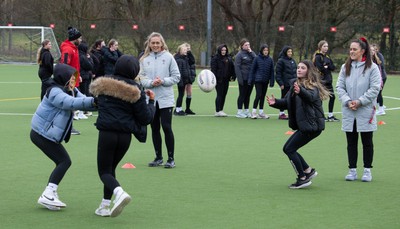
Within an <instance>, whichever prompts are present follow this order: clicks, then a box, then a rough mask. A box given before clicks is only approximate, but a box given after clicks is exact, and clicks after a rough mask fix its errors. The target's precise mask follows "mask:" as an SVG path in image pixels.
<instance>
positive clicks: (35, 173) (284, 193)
mask: <svg viewBox="0 0 400 229" xmlns="http://www.w3.org/2000/svg"><path fill="white" fill-rule="evenodd" d="M336 77H337V74H335V79H336ZM399 88H400V77H399V76H392V75H390V76H389V77H388V80H387V82H386V87H385V89H384V93H383V94H384V103H385V105H386V107H387V109H386V115H385V116H378V121H383V122H384V123H385V124H384V125H380V126H379V127H378V131H377V132H375V133H374V147H375V156H374V162H373V165H374V168H373V169H372V175H373V181H372V182H370V183H363V182H361V181H360V180H358V181H354V182H348V181H345V180H344V176H345V175H346V174H347V171H348V168H347V153H346V140H345V134H344V133H343V132H342V131H341V129H340V126H341V123H340V122H336V123H333V122H330V123H326V129H325V131H324V132H323V133H322V134H321V135H320V136H319V137H318V138H316V139H315V140H313V141H312V142H310V143H309V144H308V145H306V146H305V147H303V148H301V149H300V150H299V153H300V154H302V155H303V156H304V158H305V159H306V161H307V162H308V163H309V164H310V166H312V167H315V168H316V169H317V171H318V173H319V175H318V176H317V177H316V178H315V179H313V184H312V185H311V186H310V187H308V188H306V189H302V190H290V189H289V188H288V185H289V184H291V183H293V182H294V181H295V178H296V175H295V173H294V170H293V168H292V166H291V165H290V163H289V161H288V159H287V157H286V156H285V155H284V153H283V152H282V147H283V145H284V143H285V142H286V140H287V139H288V137H289V135H286V134H285V133H286V132H287V131H289V130H290V129H289V127H288V124H287V121H283V120H278V110H276V109H272V108H269V107H268V106H266V107H265V109H264V110H265V113H266V114H268V115H270V116H271V118H270V119H269V120H260V119H257V120H252V119H238V118H236V117H235V116H234V115H235V113H236V111H237V110H236V100H237V95H238V88H237V82H232V83H231V85H230V88H229V92H228V96H227V100H226V105H225V108H224V111H225V112H226V113H227V114H229V117H226V118H217V117H214V113H215V110H214V109H215V108H214V104H215V95H216V93H215V91H213V92H210V93H204V92H202V91H200V90H199V88H198V87H197V86H196V85H194V86H193V96H192V97H193V100H192V107H191V108H192V110H193V111H194V112H196V113H197V115H195V116H187V117H177V116H174V117H173V130H174V135H175V162H176V168H174V169H170V170H167V169H164V168H162V167H158V168H149V167H147V163H148V162H150V161H151V160H152V159H153V158H154V153H153V147H152V143H151V135H150V132H151V130H150V128H149V136H148V142H147V143H145V144H141V143H139V142H138V141H137V140H136V139H133V141H132V144H131V147H130V149H129V151H128V153H127V154H126V156H125V158H124V159H123V160H122V161H121V163H120V165H119V166H118V169H117V178H118V180H119V182H120V183H121V185H122V187H123V188H124V190H125V191H127V192H128V193H129V194H130V195H131V196H132V202H131V203H130V204H129V205H128V206H127V207H126V208H125V209H124V211H123V212H122V214H121V215H120V216H118V217H117V218H102V217H98V216H96V215H95V214H94V210H95V209H96V208H97V207H98V205H99V203H100V201H101V199H102V192H103V186H102V183H101V181H100V179H99V177H98V175H97V165H96V147H97V134H98V131H97V130H96V128H95V127H94V125H93V123H94V122H95V119H96V115H97V113H96V112H94V116H93V117H90V118H89V119H88V120H79V121H74V126H75V128H76V129H78V130H79V131H81V133H82V134H81V135H80V136H72V137H71V140H70V142H69V143H67V144H64V146H65V147H66V149H67V151H68V152H69V154H70V157H71V159H72V166H71V167H70V169H69V171H68V172H67V174H66V175H65V177H64V179H63V180H62V182H61V183H60V185H59V191H58V193H59V196H60V199H61V200H62V201H64V202H65V203H66V204H67V208H65V209H62V210H61V211H58V212H51V211H49V210H47V209H44V208H43V207H41V206H40V205H38V204H37V199H38V197H39V196H40V195H41V193H42V191H43V190H44V188H45V186H46V184H47V180H48V177H49V175H50V172H51V171H52V169H53V168H54V164H53V162H52V161H50V160H49V159H48V158H47V157H46V156H45V155H44V154H43V153H42V152H41V151H40V150H39V149H38V148H36V147H35V146H34V145H33V144H32V142H31V141H30V138H29V132H30V121H31V118H32V114H33V113H34V111H35V109H36V107H37V105H38V104H39V100H40V99H39V95H40V82H39V78H38V76H37V66H25V65H0V126H1V132H0V142H1V149H0V150H1V151H0V154H1V158H0V175H1V185H0V192H1V193H2V197H1V202H0V217H1V219H0V228H124V229H127V228H385V229H386V228H400V218H399V216H398V215H399V212H400V197H399V195H400V191H399V189H400V172H399V171H400V170H399V167H400V166H399V162H400V153H399V152H400V151H399V146H400V143H399V131H400V129H399V123H400V110H399V109H400V93H399ZM267 94H268V95H271V94H274V95H275V96H276V97H279V96H280V90H279V89H278V87H277V86H276V85H275V87H273V88H269V89H268V93H267ZM176 95H177V91H176V87H175V96H176ZM254 95H255V91H253V94H252V97H251V103H250V104H252V101H253V98H254ZM183 106H185V100H184V104H183ZM324 109H325V112H326V111H327V102H324ZM335 116H336V117H337V118H339V119H341V113H340V104H339V102H338V100H336V103H335ZM163 147H164V149H163V150H164V155H165V150H166V149H165V145H163ZM359 149H360V152H359V161H358V168H359V170H358V172H359V174H360V173H362V166H363V164H362V150H361V149H362V148H361V142H360V146H359ZM125 163H132V164H133V165H135V166H136V168H134V169H123V168H121V166H122V165H123V164H125ZM359 176H360V175H359Z"/></svg>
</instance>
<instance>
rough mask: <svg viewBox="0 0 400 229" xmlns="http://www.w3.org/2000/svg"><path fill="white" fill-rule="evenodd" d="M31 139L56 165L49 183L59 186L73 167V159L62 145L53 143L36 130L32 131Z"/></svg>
mask: <svg viewBox="0 0 400 229" xmlns="http://www.w3.org/2000/svg"><path fill="white" fill-rule="evenodd" d="M30 137H31V141H32V142H33V144H35V145H36V146H37V147H38V148H39V149H40V150H42V151H43V153H44V154H46V156H47V157H48V158H50V159H51V160H52V161H53V162H54V163H55V164H56V167H55V168H54V169H53V172H51V174H50V178H49V183H53V184H56V185H58V184H59V183H60V182H61V180H62V179H63V177H64V175H65V173H67V170H68V169H69V167H70V166H71V158H70V157H69V155H68V152H67V151H66V150H65V148H64V146H63V145H62V144H60V143H55V142H52V141H50V140H48V139H47V138H45V137H43V136H41V135H39V134H38V133H36V131H34V130H31V133H30Z"/></svg>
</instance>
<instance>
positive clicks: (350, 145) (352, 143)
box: [346, 120, 374, 169]
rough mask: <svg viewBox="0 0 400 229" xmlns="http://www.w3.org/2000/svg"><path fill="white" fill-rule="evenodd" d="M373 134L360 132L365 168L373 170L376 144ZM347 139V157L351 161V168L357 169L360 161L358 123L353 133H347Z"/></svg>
mask: <svg viewBox="0 0 400 229" xmlns="http://www.w3.org/2000/svg"><path fill="white" fill-rule="evenodd" d="M372 133H373V132H372V131H371V132H360V135H361V142H362V145H363V160H364V168H372V161H373V158H374V143H373V140H372V139H373V134H372ZM346 138H347V157H348V160H349V168H350V169H355V168H357V159H358V132H357V125H356V121H355V120H354V126H353V131H352V132H346Z"/></svg>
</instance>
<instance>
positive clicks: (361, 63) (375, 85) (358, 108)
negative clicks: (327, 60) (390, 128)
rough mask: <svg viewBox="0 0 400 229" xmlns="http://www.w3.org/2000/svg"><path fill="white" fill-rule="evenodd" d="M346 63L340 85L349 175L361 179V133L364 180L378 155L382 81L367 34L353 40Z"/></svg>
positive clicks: (338, 91) (369, 174)
mask: <svg viewBox="0 0 400 229" xmlns="http://www.w3.org/2000/svg"><path fill="white" fill-rule="evenodd" d="M349 54H350V55H349V57H348V59H347V61H346V63H345V64H344V65H343V66H342V68H341V70H340V73H339V78H338V81H337V85H336V89H337V93H338V95H339V99H340V101H341V103H342V113H343V116H342V130H343V131H345V132H346V138H347V155H348V161H349V169H350V170H349V173H348V174H347V175H346V177H345V179H346V180H348V181H354V180H357V170H356V168H357V156H358V136H359V134H358V133H360V135H361V141H362V144H363V160H364V173H363V176H362V178H361V180H362V181H365V182H369V181H371V180H372V175H371V168H372V161H373V155H374V144H373V139H372V137H373V134H372V133H373V131H376V130H377V123H376V115H375V105H376V98H377V96H378V93H379V89H380V85H381V75H380V72H379V68H378V66H377V65H376V64H375V63H373V62H372V59H371V51H370V46H369V44H368V41H367V40H366V39H365V38H363V37H362V38H360V39H357V40H354V41H352V42H351V44H350V53H349Z"/></svg>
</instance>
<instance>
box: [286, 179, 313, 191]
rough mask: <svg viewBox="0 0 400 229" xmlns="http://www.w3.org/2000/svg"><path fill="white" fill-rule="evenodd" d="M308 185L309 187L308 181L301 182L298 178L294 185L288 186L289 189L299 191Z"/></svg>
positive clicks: (309, 182)
mask: <svg viewBox="0 0 400 229" xmlns="http://www.w3.org/2000/svg"><path fill="white" fill-rule="evenodd" d="M310 185H311V181H310V179H307V178H306V179H305V180H302V179H300V178H297V180H296V183H294V184H291V185H289V188H291V189H300V188H305V187H307V186H310Z"/></svg>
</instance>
